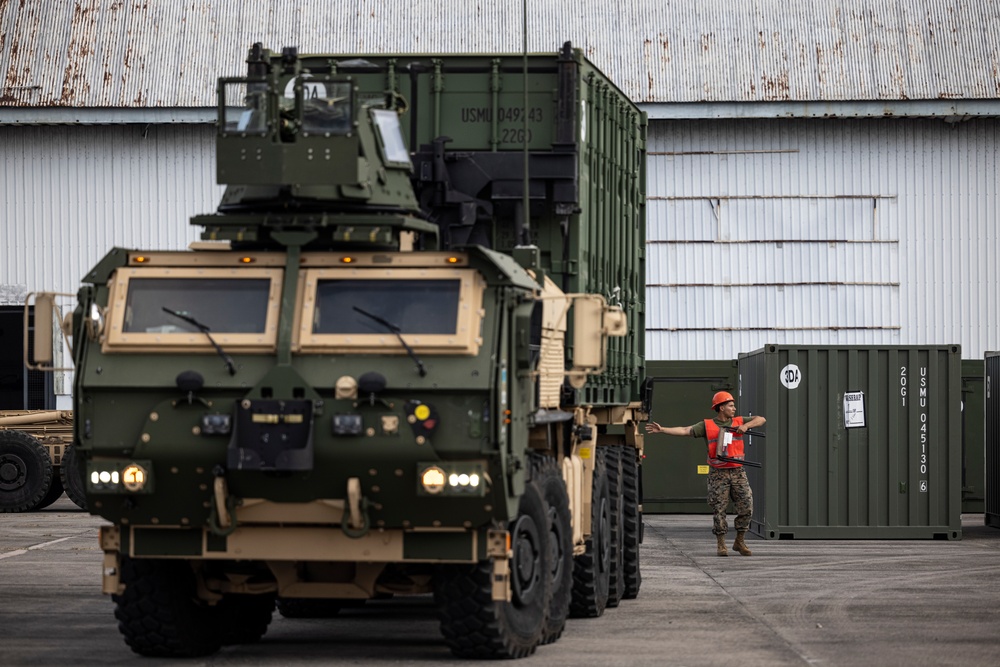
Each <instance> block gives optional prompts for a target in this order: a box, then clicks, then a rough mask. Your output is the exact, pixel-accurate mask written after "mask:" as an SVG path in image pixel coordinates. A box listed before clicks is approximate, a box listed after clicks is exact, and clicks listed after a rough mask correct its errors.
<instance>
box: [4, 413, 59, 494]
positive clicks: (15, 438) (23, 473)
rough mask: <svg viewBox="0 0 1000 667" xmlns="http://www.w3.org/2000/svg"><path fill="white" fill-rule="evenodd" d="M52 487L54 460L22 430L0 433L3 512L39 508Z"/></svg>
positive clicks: (38, 443)
mask: <svg viewBox="0 0 1000 667" xmlns="http://www.w3.org/2000/svg"><path fill="white" fill-rule="evenodd" d="M51 486H52V459H50V458H49V452H48V451H47V450H46V449H45V447H43V446H42V444H41V443H40V442H38V441H37V440H35V439H34V438H32V437H31V436H30V435H28V434H27V433H24V432H22V431H0V512H25V511H27V510H30V509H33V508H35V507H37V506H38V503H40V502H41V501H42V500H43V499H44V498H45V494H47V493H48V492H49V488H50V487H51Z"/></svg>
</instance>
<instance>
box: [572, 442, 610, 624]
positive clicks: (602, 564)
mask: <svg viewBox="0 0 1000 667" xmlns="http://www.w3.org/2000/svg"><path fill="white" fill-rule="evenodd" d="M591 500H592V502H591V510H590V511H591V515H590V526H591V531H590V532H591V535H590V538H589V539H588V540H587V551H586V552H585V553H583V554H582V555H580V556H577V557H576V558H574V559H573V601H572V602H571V603H570V607H569V615H570V616H572V617H574V618H581V617H588V618H594V617H597V616H600V615H601V614H603V613H604V608H605V607H606V606H607V604H608V586H609V584H610V583H611V570H610V567H611V503H610V501H609V498H608V475H607V472H606V467H605V464H604V457H603V456H595V457H594V483H593V486H592V495H591Z"/></svg>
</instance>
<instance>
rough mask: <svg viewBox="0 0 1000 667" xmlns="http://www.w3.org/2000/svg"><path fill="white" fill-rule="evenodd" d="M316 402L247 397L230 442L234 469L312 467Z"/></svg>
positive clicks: (237, 412)
mask: <svg viewBox="0 0 1000 667" xmlns="http://www.w3.org/2000/svg"><path fill="white" fill-rule="evenodd" d="M312 428H313V403H312V401H308V400H287V401H282V400H273V399H245V400H243V401H241V402H240V403H239V404H238V405H237V406H236V427H235V428H234V429H233V438H232V440H230V441H229V455H228V464H229V468H230V469H231V470H276V471H284V470H312V468H313V433H312Z"/></svg>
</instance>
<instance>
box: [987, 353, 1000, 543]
mask: <svg viewBox="0 0 1000 667" xmlns="http://www.w3.org/2000/svg"><path fill="white" fill-rule="evenodd" d="M985 366H986V391H985V394H986V460H985V465H986V501H985V503H984V505H985V508H984V510H983V511H984V518H985V522H986V525H987V526H993V527H994V528H1000V389H998V388H1000V352H987V353H986V356H985Z"/></svg>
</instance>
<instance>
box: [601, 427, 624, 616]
mask: <svg viewBox="0 0 1000 667" xmlns="http://www.w3.org/2000/svg"><path fill="white" fill-rule="evenodd" d="M601 450H604V464H605V466H606V467H607V470H608V499H609V501H610V502H611V552H610V553H611V560H610V567H609V568H608V570H609V580H608V606H609V607H617V606H618V603H620V602H621V601H622V597H624V595H625V554H624V546H625V540H624V537H625V526H624V524H625V513H624V506H625V503H624V489H623V487H622V451H623V450H624V447H623V446H621V445H609V446H605V447H601V448H600V449H599V450H598V451H601Z"/></svg>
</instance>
